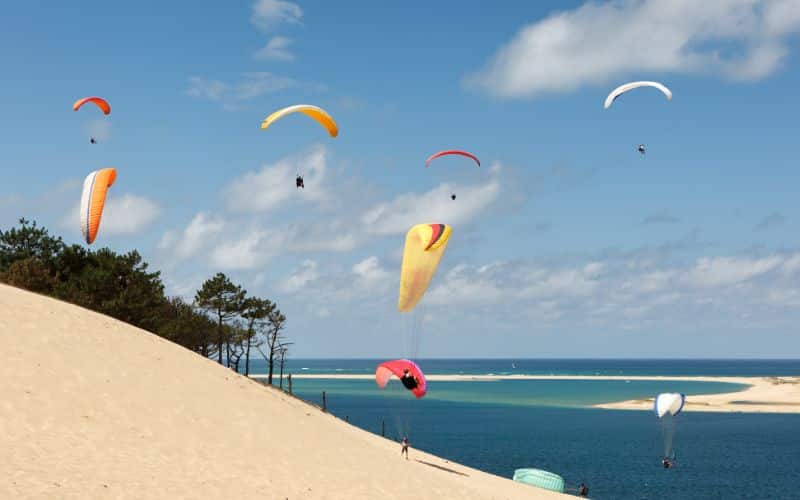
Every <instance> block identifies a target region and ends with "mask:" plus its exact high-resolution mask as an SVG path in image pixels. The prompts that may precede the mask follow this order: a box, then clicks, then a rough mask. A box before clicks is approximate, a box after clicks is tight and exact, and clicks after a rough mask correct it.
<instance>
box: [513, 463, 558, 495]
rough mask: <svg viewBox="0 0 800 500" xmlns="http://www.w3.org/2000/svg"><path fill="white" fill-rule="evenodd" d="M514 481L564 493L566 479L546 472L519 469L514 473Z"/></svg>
mask: <svg viewBox="0 0 800 500" xmlns="http://www.w3.org/2000/svg"><path fill="white" fill-rule="evenodd" d="M514 481H516V482H518V483H525V484H529V485H531V486H537V487H539V488H544V489H546V490H550V491H557V492H559V493H564V478H563V477H561V476H559V475H558V474H553V473H552V472H547V471H546V470H539V469H517V470H515V471H514Z"/></svg>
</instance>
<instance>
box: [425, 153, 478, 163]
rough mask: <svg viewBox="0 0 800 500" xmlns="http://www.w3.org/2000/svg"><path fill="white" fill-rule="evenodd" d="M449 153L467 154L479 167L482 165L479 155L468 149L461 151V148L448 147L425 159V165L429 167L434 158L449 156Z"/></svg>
mask: <svg viewBox="0 0 800 500" xmlns="http://www.w3.org/2000/svg"><path fill="white" fill-rule="evenodd" d="M448 155H460V156H466V157H467V158H470V159H472V160H473V161H474V162H475V163H477V164H478V166H479V167H480V166H481V161H480V160H479V159H478V157H477V156H475V155H474V154H472V153H469V152H467V151H461V150H458V149H448V150H446V151H439V152H438V153H434V154H432V155H431V156H429V157H428V159H427V160H425V166H426V167H427V166H428V165H430V163H431V162H432V161H433V160H435V159H436V158H439V157H442V156H448Z"/></svg>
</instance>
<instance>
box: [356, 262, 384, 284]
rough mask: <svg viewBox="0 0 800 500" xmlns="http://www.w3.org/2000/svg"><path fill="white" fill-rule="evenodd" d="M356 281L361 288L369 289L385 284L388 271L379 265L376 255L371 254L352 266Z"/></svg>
mask: <svg viewBox="0 0 800 500" xmlns="http://www.w3.org/2000/svg"><path fill="white" fill-rule="evenodd" d="M353 273H354V274H355V275H356V280H357V281H356V283H357V284H358V285H359V286H360V287H361V288H366V289H371V288H374V287H376V286H378V285H382V284H385V283H386V282H387V280H388V279H389V272H388V271H387V270H386V269H384V268H383V267H381V265H380V261H379V260H378V257H375V256H371V257H367V258H366V259H364V260H362V261H361V262H359V263H357V264H356V265H354V266H353Z"/></svg>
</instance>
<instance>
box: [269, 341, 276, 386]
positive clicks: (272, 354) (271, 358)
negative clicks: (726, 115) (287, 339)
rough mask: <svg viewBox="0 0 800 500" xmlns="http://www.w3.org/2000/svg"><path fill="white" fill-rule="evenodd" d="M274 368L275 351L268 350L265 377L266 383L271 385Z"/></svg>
mask: <svg viewBox="0 0 800 500" xmlns="http://www.w3.org/2000/svg"><path fill="white" fill-rule="evenodd" d="M274 366H275V350H274V349H270V350H269V376H268V377H267V383H268V384H269V385H272V369H273V367H274Z"/></svg>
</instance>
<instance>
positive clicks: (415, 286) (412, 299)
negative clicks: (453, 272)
mask: <svg viewBox="0 0 800 500" xmlns="http://www.w3.org/2000/svg"><path fill="white" fill-rule="evenodd" d="M451 232H452V230H451V229H450V226H447V225H445V224H417V225H416V226H414V227H412V228H411V229H409V230H408V233H407V234H406V243H405V248H404V250H403V264H402V266H401V268H400V291H399V298H398V301H397V309H398V310H399V311H400V312H409V311H411V310H413V309H414V307H415V306H416V305H417V303H418V302H419V301H420V299H422V296H423V295H424V294H425V291H426V290H427V289H428V285H429V284H430V282H431V279H433V275H434V274H435V273H436V268H437V267H438V266H439V261H440V260H441V259H442V255H443V254H444V251H445V249H446V248H447V241H448V240H449V239H450V233H451Z"/></svg>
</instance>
